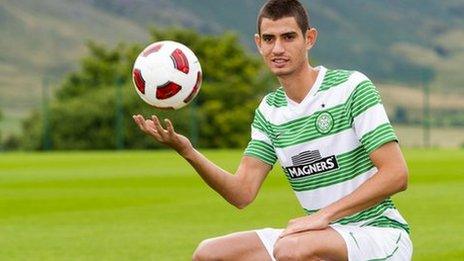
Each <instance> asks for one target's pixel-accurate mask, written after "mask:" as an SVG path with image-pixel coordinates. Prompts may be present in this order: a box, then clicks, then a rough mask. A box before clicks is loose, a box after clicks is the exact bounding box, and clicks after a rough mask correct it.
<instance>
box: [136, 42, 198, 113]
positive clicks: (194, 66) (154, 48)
mask: <svg viewBox="0 0 464 261" xmlns="http://www.w3.org/2000/svg"><path fill="white" fill-rule="evenodd" d="M132 79H133V81H134V85H135V89H136V91H137V93H138V94H139V96H140V97H141V98H142V100H144V101H145V102H146V103H148V104H150V105H152V106H154V107H156V108H160V109H175V110H177V109H180V108H182V107H184V106H185V105H187V104H189V103H190V102H191V101H192V100H193V98H195V96H196V95H197V94H198V91H199V90H200V86H201V80H202V73H201V66H200V62H199V61H198V58H197V57H196V56H195V54H194V53H193V52H192V51H191V50H190V49H189V48H188V47H187V46H185V45H183V44H181V43H178V42H174V41H161V42H156V43H153V44H150V45H149V46H147V47H146V48H145V49H144V50H143V51H142V52H141V53H140V54H139V56H138V57H137V59H136V60H135V63H134V68H133V70H132Z"/></svg>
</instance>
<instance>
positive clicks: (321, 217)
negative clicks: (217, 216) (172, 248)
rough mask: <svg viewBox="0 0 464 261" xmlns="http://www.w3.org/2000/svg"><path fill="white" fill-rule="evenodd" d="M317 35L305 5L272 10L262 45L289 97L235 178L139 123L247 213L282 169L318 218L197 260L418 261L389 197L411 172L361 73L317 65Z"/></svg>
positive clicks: (267, 114) (231, 243) (278, 101)
mask: <svg viewBox="0 0 464 261" xmlns="http://www.w3.org/2000/svg"><path fill="white" fill-rule="evenodd" d="M316 38H317V31H316V30H315V29H314V28H310V27H309V22H308V16H307V13H306V11H305V9H304V8H303V7H302V5H301V4H300V3H299V2H298V1H297V0H270V1H268V2H267V3H266V4H265V5H264V6H263V8H262V9H261V11H260V14H259V18H258V34H257V35H256V36H255V41H256V45H257V46H258V50H259V52H260V54H261V55H262V57H263V59H264V61H265V63H266V64H267V66H268V67H269V69H270V70H271V71H272V73H274V74H275V75H276V76H277V78H278V80H279V82H280V84H281V85H282V87H281V88H279V89H277V90H276V91H275V92H272V93H270V94H269V95H267V96H266V97H265V98H264V99H263V101H262V102H261V104H260V105H259V107H258V108H257V110H256V113H255V118H254V121H253V123H252V134H251V136H252V138H251V141H250V143H249V145H248V147H247V149H246V150H245V153H244V156H243V158H242V160H241V162H240V165H239V167H238V169H237V172H236V173H235V175H231V174H230V173H227V172H226V171H224V170H222V169H221V168H219V167H218V166H216V165H214V163H212V162H210V161H209V160H208V159H207V158H205V157H204V156H203V155H202V154H201V153H199V152H198V151H197V150H195V149H194V148H193V147H192V145H191V143H190V142H189V140H188V139H187V138H186V137H184V136H182V135H180V134H177V133H176V132H175V131H174V127H173V126H172V124H171V122H170V121H169V120H165V123H166V129H165V128H163V126H162V125H161V123H160V121H159V120H158V118H156V116H153V117H152V118H151V119H144V118H143V117H142V116H140V115H137V116H134V120H135V122H136V123H137V124H138V125H139V127H140V128H141V129H142V131H144V132H145V133H147V134H149V135H151V136H153V137H154V138H155V139H156V140H157V141H159V142H161V143H164V144H166V145H168V146H170V147H172V148H173V149H175V150H176V151H177V152H178V153H179V154H180V155H181V156H182V157H184V158H185V159H186V160H187V161H188V162H189V163H190V164H191V165H192V166H193V167H194V168H195V170H196V171H197V172H198V174H199V175H200V176H201V177H202V178H203V179H204V180H205V182H206V183H207V184H208V185H209V186H211V187H212V188H213V189H214V190H216V191H217V192H218V193H219V194H220V195H221V196H223V197H224V198H225V199H226V200H227V201H228V202H230V203H231V204H233V205H235V206H236V207H238V208H243V207H245V206H246V205H248V204H250V203H251V202H252V201H253V200H254V198H255V197H256V195H257V193H258V190H259V188H260V186H261V184H262V183H263V181H264V179H265V178H266V175H267V174H268V172H269V171H270V170H271V168H272V166H273V165H274V163H275V161H276V160H277V159H279V162H280V164H281V166H282V167H283V169H284V173H285V175H286V176H287V178H288V180H289V182H290V184H291V186H292V188H293V190H294V191H295V194H296V196H297V198H298V200H299V201H300V203H301V205H302V207H303V208H304V209H305V211H306V212H307V213H308V214H309V215H307V216H303V217H299V218H295V219H293V220H290V221H289V223H288V226H287V227H286V228H285V229H271V228H267V229H262V230H256V231H247V232H239V233H234V234H231V235H226V236H223V237H218V238H213V239H208V240H205V241H203V242H202V243H201V244H200V245H199V246H198V248H197V250H196V251H195V253H194V256H193V259H194V260H321V259H322V260H386V259H388V260H410V259H411V255H412V244H411V241H410V239H409V235H408V231H409V228H408V225H407V223H406V221H405V220H404V219H403V218H402V217H401V215H400V213H399V212H398V211H397V210H396V209H395V207H394V205H393V203H392V201H391V200H390V196H391V195H393V194H395V193H397V192H399V191H402V190H405V189H406V187H407V175H408V174H407V173H408V171H407V166H406V163H405V161H404V158H403V156H402V153H401V151H400V148H399V146H398V144H397V142H396V141H397V138H396V136H395V134H394V132H393V129H392V127H391V125H390V123H389V121H388V118H387V115H386V114H385V110H384V108H383V106H382V103H381V101H380V97H379V94H378V92H377V90H376V89H375V87H374V86H373V84H372V83H371V81H369V79H368V78H367V77H366V76H364V75H363V74H361V73H359V72H355V71H344V70H329V69H326V68H324V67H322V66H319V67H316V68H313V67H311V65H310V64H309V58H308V51H309V50H310V49H311V48H312V47H313V46H314V44H315V42H316Z"/></svg>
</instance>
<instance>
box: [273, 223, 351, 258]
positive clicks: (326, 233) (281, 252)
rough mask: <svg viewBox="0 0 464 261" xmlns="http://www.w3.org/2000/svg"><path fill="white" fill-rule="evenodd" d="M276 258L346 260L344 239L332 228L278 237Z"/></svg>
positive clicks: (275, 249) (275, 250)
mask: <svg viewBox="0 0 464 261" xmlns="http://www.w3.org/2000/svg"><path fill="white" fill-rule="evenodd" d="M274 257H275V259H276V260H348V250H347V247H346V243H345V240H344V239H343V238H342V236H341V235H340V234H339V233H338V232H336V231H335V230H334V229H333V228H326V229H323V230H313V231H308V232H302V233H298V234H294V235H289V236H286V237H284V238H281V239H278V240H277V242H276V243H275V245H274Z"/></svg>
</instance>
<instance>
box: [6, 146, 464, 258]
mask: <svg viewBox="0 0 464 261" xmlns="http://www.w3.org/2000/svg"><path fill="white" fill-rule="evenodd" d="M206 155H207V156H208V157H209V158H210V159H212V160H213V161H215V162H216V163H218V164H219V165H221V166H222V167H223V168H225V169H227V170H231V171H233V170H234V169H235V167H236V164H237V163H238V161H239V159H240V156H241V152H240V151H207V152H206ZM406 156H407V159H408V162H409V166H410V173H411V178H410V186H409V189H408V190H407V191H406V192H404V193H401V194H400V195H398V196H396V197H395V202H396V203H397V207H398V208H399V209H400V211H401V212H402V213H403V215H404V216H405V218H406V219H407V220H408V222H409V223H410V225H411V227H412V239H413V243H414V246H415V248H414V251H415V252H414V256H415V260H460V259H461V258H462V257H463V256H464V236H463V231H464V225H463V224H464V223H463V220H464V210H463V207H464V206H463V203H464V195H463V193H462V192H463V188H464V168H463V167H464V164H463V159H464V151H463V150H434V151H425V150H407V151H406ZM302 214H303V212H302V211H301V210H300V207H299V206H298V204H297V201H296V198H295V197H294V195H293V193H292V192H291V191H290V188H289V185H288V184H287V183H286V181H285V179H284V177H283V175H282V174H281V171H280V168H279V167H276V168H275V170H274V171H273V173H271V174H270V176H269V178H268V179H267V180H266V181H265V184H264V186H263V188H262V191H261V192H260V194H259V196H258V198H257V200H256V201H255V202H254V203H253V204H252V205H251V206H250V207H248V208H246V209H245V210H236V209H234V208H233V207H231V206H229V205H228V204H227V203H226V202H225V201H224V200H222V199H221V198H220V197H219V196H218V195H217V194H216V193H215V192H214V191H212V190H211V189H209V188H208V187H207V186H206V185H204V184H203V182H202V181H201V180H200V179H199V178H198V177H197V176H196V174H195V173H194V172H193V171H192V169H191V168H190V167H189V165H188V164H187V163H185V162H184V161H182V160H181V158H180V157H178V156H177V155H175V154H174V153H172V152H168V151H163V152H122V153H118V152H91V153H14V154H0V245H1V246H2V248H1V249H2V250H1V251H0V259H1V260H11V259H13V260H48V259H52V260H56V259H60V260H62V259H65V260H147V259H150V260H188V259H189V258H190V256H191V253H192V251H193V250H194V248H195V247H196V245H197V244H198V243H199V242H200V241H201V240H202V239H204V238H208V237H212V236H217V235H222V234H225V233H230V232H233V231H238V230H250V229H254V228H261V227H268V226H271V227H272V226H274V227H282V226H284V225H285V224H286V223H287V221H288V219H290V218H293V217H296V216H299V215H302Z"/></svg>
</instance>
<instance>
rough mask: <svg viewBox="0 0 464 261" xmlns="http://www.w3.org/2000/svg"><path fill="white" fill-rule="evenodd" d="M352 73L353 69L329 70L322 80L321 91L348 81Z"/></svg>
mask: <svg viewBox="0 0 464 261" xmlns="http://www.w3.org/2000/svg"><path fill="white" fill-rule="evenodd" d="M352 73H353V71H345V70H327V72H326V73H325V76H324V80H322V83H321V87H319V91H325V90H328V89H330V88H332V87H334V86H337V85H340V84H342V83H344V82H346V81H347V80H348V78H350V75H351V74H352Z"/></svg>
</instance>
